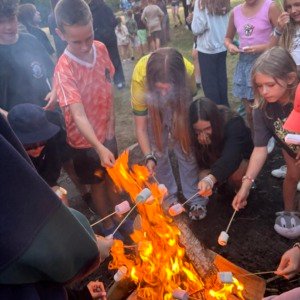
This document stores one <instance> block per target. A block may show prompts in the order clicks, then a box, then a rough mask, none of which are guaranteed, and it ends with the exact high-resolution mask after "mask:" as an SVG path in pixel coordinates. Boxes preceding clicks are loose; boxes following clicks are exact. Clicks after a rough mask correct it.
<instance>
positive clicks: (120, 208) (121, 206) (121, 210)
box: [91, 201, 130, 227]
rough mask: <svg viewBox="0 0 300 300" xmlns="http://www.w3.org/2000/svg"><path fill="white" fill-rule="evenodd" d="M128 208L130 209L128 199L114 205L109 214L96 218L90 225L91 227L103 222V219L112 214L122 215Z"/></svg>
mask: <svg viewBox="0 0 300 300" xmlns="http://www.w3.org/2000/svg"><path fill="white" fill-rule="evenodd" d="M129 210H130V205H129V202H128V201H123V202H121V203H120V204H118V205H116V206H115V211H114V212H113V213H111V214H109V215H107V216H106V217H104V218H102V219H100V220H98V221H97V222H95V223H93V224H92V225H91V227H93V226H95V225H97V224H99V223H101V222H103V221H104V220H106V219H108V218H110V217H111V216H113V215H114V214H117V215H123V214H126V213H127V212H128V211H129Z"/></svg>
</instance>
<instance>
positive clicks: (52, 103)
mask: <svg viewBox="0 0 300 300" xmlns="http://www.w3.org/2000/svg"><path fill="white" fill-rule="evenodd" d="M44 100H45V101H46V102H48V103H47V104H46V106H44V109H45V110H54V109H55V107H56V105H57V95H56V91H55V90H54V89H52V91H51V92H49V93H48V94H47V95H46V97H45V99H44Z"/></svg>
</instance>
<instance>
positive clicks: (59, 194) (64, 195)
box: [55, 186, 68, 198]
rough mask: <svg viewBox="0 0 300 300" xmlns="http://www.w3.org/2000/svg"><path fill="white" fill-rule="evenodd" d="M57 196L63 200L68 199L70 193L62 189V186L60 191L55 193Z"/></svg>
mask: <svg viewBox="0 0 300 300" xmlns="http://www.w3.org/2000/svg"><path fill="white" fill-rule="evenodd" d="M55 194H56V195H57V196H58V197H59V198H63V197H66V196H67V194H68V192H67V191H66V190H65V189H64V188H62V187H61V186H60V187H58V189H57V190H56V191H55Z"/></svg>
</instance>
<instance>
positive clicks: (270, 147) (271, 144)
mask: <svg viewBox="0 0 300 300" xmlns="http://www.w3.org/2000/svg"><path fill="white" fill-rule="evenodd" d="M274 147H275V139H274V138H273V137H271V138H270V139H269V141H268V145H267V149H268V154H270V153H271V152H272V151H273V150H274Z"/></svg>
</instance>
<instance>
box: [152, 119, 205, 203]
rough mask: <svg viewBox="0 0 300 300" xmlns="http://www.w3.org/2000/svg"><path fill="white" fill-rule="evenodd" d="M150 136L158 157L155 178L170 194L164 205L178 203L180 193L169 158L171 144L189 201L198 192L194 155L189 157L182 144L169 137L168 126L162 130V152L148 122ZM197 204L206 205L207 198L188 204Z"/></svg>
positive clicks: (185, 195)
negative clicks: (178, 193)
mask: <svg viewBox="0 0 300 300" xmlns="http://www.w3.org/2000/svg"><path fill="white" fill-rule="evenodd" d="M148 135H149V141H150V145H151V149H152V150H153V151H154V152H155V155H156V156H157V166H156V169H155V176H156V178H157V180H158V181H159V182H160V183H163V184H164V185H165V186H166V187H167V189H168V192H169V194H168V197H167V198H165V203H164V204H165V205H170V204H172V203H173V202H175V201H177V192H178V187H177V184H176V181H175V177H174V173H173V170H172V166H171V162H170V158H169V146H170V145H169V144H172V148H173V151H174V153H175V156H176V158H177V160H178V167H179V175H180V182H181V187H182V192H183V195H184V197H185V198H186V199H189V198H190V197H191V196H193V195H194V194H195V193H197V191H198V182H199V168H198V165H197V162H196V159H195V157H194V155H192V154H190V155H189V156H188V155H186V154H185V153H184V152H183V151H182V149H181V146H180V144H179V143H178V142H177V141H174V140H172V138H170V137H169V129H168V127H167V126H164V127H163V130H162V144H163V150H162V151H159V150H158V149H157V147H156V144H155V140H154V135H153V132H152V128H151V122H148ZM196 203H197V204H202V205H206V204H207V198H202V197H200V196H197V197H195V198H194V199H193V200H191V201H190V202H189V203H188V204H189V205H192V204H196Z"/></svg>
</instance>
